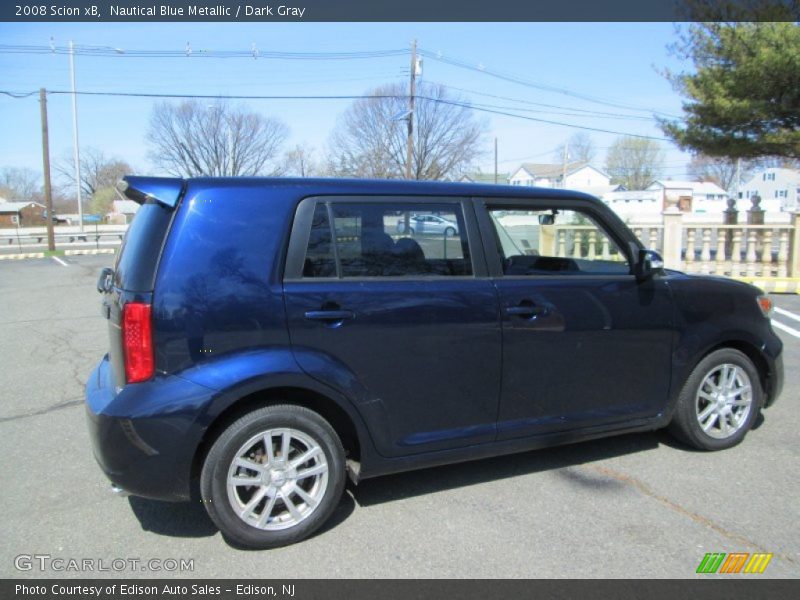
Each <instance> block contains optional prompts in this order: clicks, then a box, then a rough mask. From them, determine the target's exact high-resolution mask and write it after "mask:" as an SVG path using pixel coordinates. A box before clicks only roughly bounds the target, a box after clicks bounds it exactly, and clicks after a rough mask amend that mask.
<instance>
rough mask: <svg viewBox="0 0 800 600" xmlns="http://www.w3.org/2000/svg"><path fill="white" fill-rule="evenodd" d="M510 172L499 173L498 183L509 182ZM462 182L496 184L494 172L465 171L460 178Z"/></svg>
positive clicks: (504, 183)
mask: <svg viewBox="0 0 800 600" xmlns="http://www.w3.org/2000/svg"><path fill="white" fill-rule="evenodd" d="M508 176H509V174H508V173H498V174H497V185H506V184H508ZM458 181H460V182H461V183H489V184H492V185H493V184H494V173H465V174H464V175H462V176H461V177H460V178H459V180H458Z"/></svg>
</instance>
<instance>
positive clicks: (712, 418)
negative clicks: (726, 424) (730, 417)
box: [703, 412, 719, 432]
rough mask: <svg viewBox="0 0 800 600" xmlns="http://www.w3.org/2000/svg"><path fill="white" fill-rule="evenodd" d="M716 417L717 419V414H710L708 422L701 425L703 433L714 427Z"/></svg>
mask: <svg viewBox="0 0 800 600" xmlns="http://www.w3.org/2000/svg"><path fill="white" fill-rule="evenodd" d="M717 417H719V413H716V412H714V413H711V416H709V417H708V420H707V421H706V422H705V423H703V431H705V432H708V430H709V429H711V428H712V427H713V426H714V423H715V422H716V421H717Z"/></svg>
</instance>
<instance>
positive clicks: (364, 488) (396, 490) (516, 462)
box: [352, 432, 667, 506]
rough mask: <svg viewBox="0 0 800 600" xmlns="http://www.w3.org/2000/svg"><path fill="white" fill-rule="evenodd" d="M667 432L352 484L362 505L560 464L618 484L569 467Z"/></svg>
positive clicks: (643, 445) (645, 446)
mask: <svg viewBox="0 0 800 600" xmlns="http://www.w3.org/2000/svg"><path fill="white" fill-rule="evenodd" d="M666 437H667V434H664V435H662V432H656V433H635V434H628V435H622V436H617V437H611V438H605V439H600V440H594V441H590V442H582V443H578V444H571V445H566V446H557V447H553V448H545V449H541V450H531V451H529V452H524V453H522V454H509V455H506V456H500V457H495V458H486V459H482V460H477V461H470V462H464V463H458V464H454V465H448V466H444V467H434V468H430V469H424V470H420V471H412V472H408V473H401V474H398V475H389V476H385V477H378V478H375V479H368V480H366V481H363V482H361V483H360V484H359V485H358V486H356V487H354V488H353V489H352V493H353V497H354V498H355V501H356V502H357V503H358V504H359V506H372V505H374V504H382V503H384V502H392V501H394V500H402V499H404V498H410V497H414V496H420V495H424V494H429V493H432V492H441V491H444V490H449V489H454V488H459V487H465V486H469V485H475V484H478V483H487V482H490V481H496V480H500V479H506V478H511V477H517V476H519V475H530V474H532V473H539V472H542V471H555V470H559V469H565V470H564V471H562V474H564V475H565V477H567V478H568V479H570V480H572V481H573V482H574V483H579V484H585V485H592V486H594V487H598V486H600V487H604V488H615V487H618V486H617V485H616V483H617V482H614V481H609V480H608V479H606V478H602V479H601V478H598V479H597V480H596V481H595V478H590V479H591V481H589V480H588V479H587V476H584V475H583V474H580V473H577V472H576V471H574V470H566V468H567V467H573V466H577V465H581V464H584V463H591V462H594V461H600V460H606V459H609V458H614V457H616V456H623V455H627V454H633V453H635V452H642V451H645V450H653V449H655V448H657V447H658V446H659V445H660V444H662V443H664V442H665V441H666Z"/></svg>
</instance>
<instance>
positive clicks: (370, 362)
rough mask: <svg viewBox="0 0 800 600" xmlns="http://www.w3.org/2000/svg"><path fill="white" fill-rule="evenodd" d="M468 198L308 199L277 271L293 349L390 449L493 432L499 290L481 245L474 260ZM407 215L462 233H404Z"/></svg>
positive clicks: (432, 446) (453, 443)
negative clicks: (441, 221) (454, 226)
mask: <svg viewBox="0 0 800 600" xmlns="http://www.w3.org/2000/svg"><path fill="white" fill-rule="evenodd" d="M465 208H468V209H469V208H470V207H466V206H465V205H464V204H463V203H462V202H461V201H460V200H458V199H454V200H449V201H441V200H436V201H434V200H431V201H424V200H419V199H414V198H406V199H398V198H391V199H376V198H361V197H356V198H336V199H324V198H317V199H307V200H305V201H303V203H301V206H300V208H299V210H298V217H297V219H296V224H295V227H294V230H293V233H292V244H291V245H292V250H290V258H289V261H288V262H287V272H286V276H285V280H284V294H285V301H286V310H287V317H288V323H289V329H290V335H291V340H292V346H293V348H294V351H295V356H296V357H297V360H298V362H299V364H300V366H301V367H302V368H303V369H304V370H305V371H306V372H307V373H308V374H310V375H311V376H313V377H316V378H318V379H320V380H323V381H325V382H326V383H328V384H329V385H335V386H337V387H339V388H340V390H341V391H344V392H345V393H347V394H348V395H349V396H350V397H351V398H353V399H354V402H355V404H356V408H358V410H359V411H360V412H361V414H362V416H363V417H364V419H365V420H366V421H367V422H368V426H369V428H370V431H371V433H372V435H373V439H374V441H375V443H376V446H377V447H378V450H379V452H381V453H382V454H384V455H385V456H403V455H409V454H415V453H420V452H426V451H432V450H442V449H449V448H458V447H462V446H467V445H471V444H479V443H486V442H491V441H493V440H494V438H495V433H496V428H495V422H496V417H497V407H498V400H499V387H500V370H501V364H500V361H501V358H500V352H501V340H500V324H499V319H498V306H497V293H496V290H495V288H494V286H493V285H492V283H491V281H490V280H489V279H488V278H487V277H486V276H485V262H484V261H483V259H482V255H481V256H480V258H481V260H475V259H476V256H475V254H476V252H475V251H474V249H476V247H477V252H480V242H479V236H478V233H477V229H476V227H475V225H474V223H472V224H471V225H470V226H469V227H467V220H466V219H465ZM406 214H412V215H413V214H416V215H418V216H423V215H425V214H436V215H439V216H442V217H444V218H446V219H448V220H452V222H454V223H458V231H459V233H458V234H457V235H451V236H448V237H446V236H444V235H443V234H442V235H427V236H425V237H419V236H414V237H412V236H411V235H410V232H409V234H408V235H406V234H404V233H401V232H402V231H403V229H404V228H403V227H402V226H399V225H398V223H403V222H404V221H405V216H406ZM304 215H305V216H304ZM304 222H306V223H307V224H306V225H303V223H304ZM412 222H413V221H412ZM331 224H333V227H331ZM298 235H300V236H301V237H302V238H303V242H302V256H301V257H300V259H299V260H298V259H292V256H291V255H292V253H294V254H297V251H296V250H295V247H296V246H297V241H296V239H295V238H296V236H298ZM476 265H477V267H476ZM481 265H483V267H482V268H483V270H484V272H483V273H482V275H483V276H482V277H476V275H478V274H480V273H479V271H480V268H481Z"/></svg>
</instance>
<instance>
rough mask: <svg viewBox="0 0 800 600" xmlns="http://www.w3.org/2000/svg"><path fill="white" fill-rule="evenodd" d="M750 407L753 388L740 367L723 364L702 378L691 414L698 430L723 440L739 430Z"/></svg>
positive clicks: (745, 419) (748, 413)
mask: <svg viewBox="0 0 800 600" xmlns="http://www.w3.org/2000/svg"><path fill="white" fill-rule="evenodd" d="M752 405H753V387H752V385H751V382H750V377H749V376H748V375H747V372H746V371H745V370H744V369H743V368H742V367H740V366H738V365H734V364H730V363H725V364H722V365H718V366H716V367H714V368H713V369H712V370H711V371H709V372H708V374H707V375H706V376H705V377H704V378H703V383H701V384H700V388H699V389H698V391H697V397H696V399H695V414H696V416H697V422H698V423H699V424H700V427H701V428H702V430H703V431H704V432H705V433H706V434H707V435H709V436H711V437H712V438H715V439H718V440H724V439H727V438H729V437H731V436H732V435H734V434H735V433H736V432H737V431H739V430H740V429H741V428H742V427H743V426H744V424H745V422H746V421H747V417H748V416H749V415H750V410H751V409H752Z"/></svg>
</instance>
